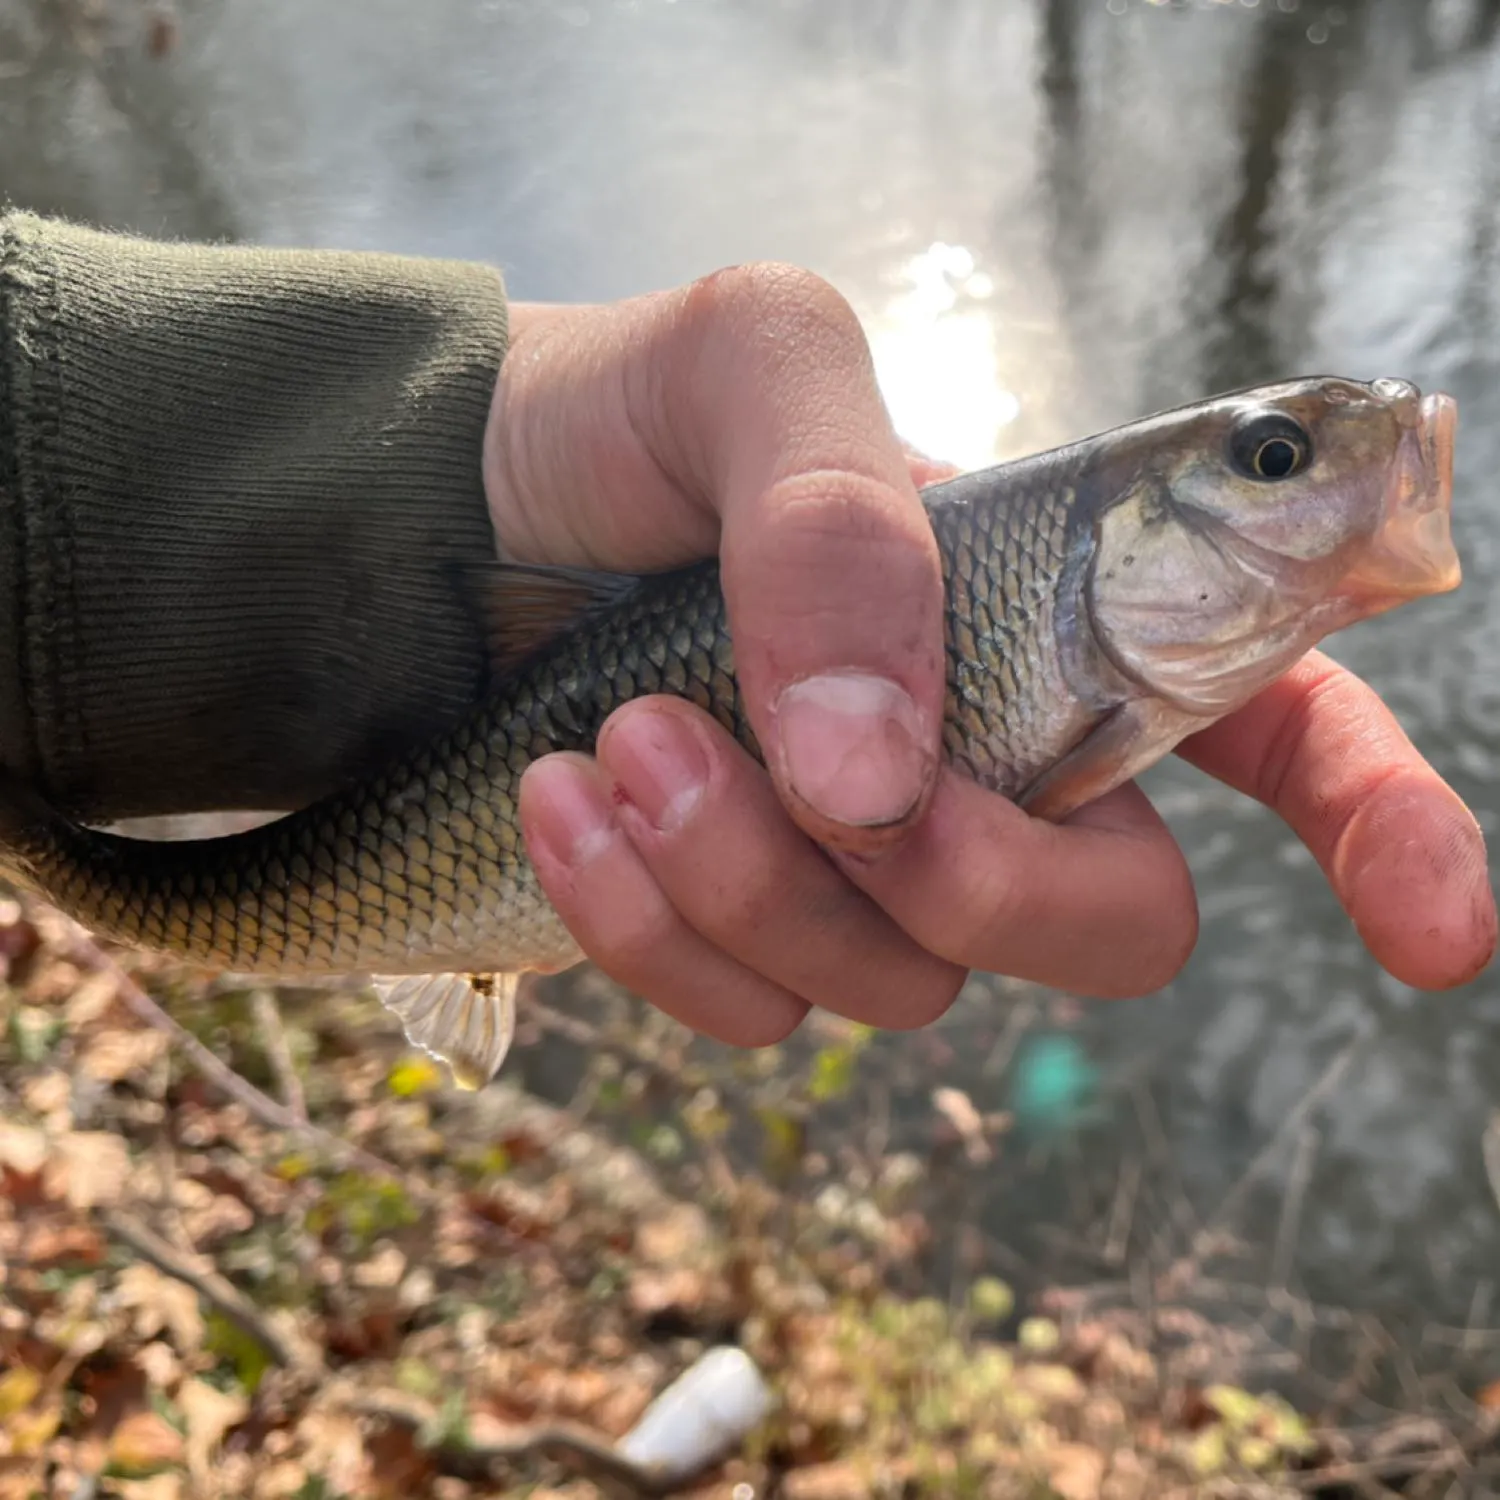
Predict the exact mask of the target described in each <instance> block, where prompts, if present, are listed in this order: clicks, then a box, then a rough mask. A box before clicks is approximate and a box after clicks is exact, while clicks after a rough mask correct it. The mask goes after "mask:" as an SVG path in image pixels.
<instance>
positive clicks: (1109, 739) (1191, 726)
mask: <svg viewBox="0 0 1500 1500" xmlns="http://www.w3.org/2000/svg"><path fill="white" fill-rule="evenodd" d="M1209 722H1210V721H1209V720H1207V719H1205V718H1203V717H1201V716H1200V715H1198V714H1190V713H1186V712H1184V711H1183V710H1182V709H1180V708H1175V707H1173V706H1172V705H1171V704H1169V703H1164V702H1162V701H1161V700H1160V699H1157V698H1137V699H1135V700H1133V701H1132V702H1129V703H1122V704H1121V705H1120V706H1119V707H1118V708H1116V709H1115V710H1113V711H1112V712H1111V713H1110V714H1109V715H1108V716H1107V717H1105V718H1104V719H1102V720H1101V721H1100V722H1099V723H1098V724H1096V725H1095V726H1094V727H1093V729H1091V730H1090V731H1089V733H1088V734H1087V735H1085V736H1084V737H1083V739H1081V740H1080V741H1079V742H1078V743H1077V744H1076V745H1074V747H1073V748H1072V749H1071V750H1070V751H1068V753H1067V754H1066V755H1065V756H1063V758H1062V759H1061V760H1060V761H1058V762H1057V764H1056V765H1055V766H1053V767H1052V768H1051V769H1050V770H1048V771H1043V772H1042V774H1041V775H1040V776H1038V777H1037V778H1036V780H1035V781H1033V782H1032V783H1031V785H1030V786H1028V787H1027V788H1026V790H1025V791H1024V792H1022V793H1021V795H1020V796H1019V797H1017V798H1016V801H1017V802H1018V803H1019V804H1020V805H1021V807H1023V808H1024V809H1025V810H1026V811H1027V812H1029V813H1030V814H1031V815H1032V817H1034V818H1042V819H1044V820H1045V821H1047V822H1049V823H1060V822H1062V820H1063V819H1064V818H1066V817H1067V816H1068V815H1069V814H1070V813H1074V812H1077V811H1078V809H1079V808H1080V807H1084V806H1086V805H1087V804H1088V803H1090V802H1093V801H1095V800H1096V799H1097V798H1099V797H1102V796H1103V795H1104V794H1105V793H1106V792H1111V791H1113V790H1114V789H1115V788H1116V787H1117V786H1121V785H1123V784H1124V783H1125V782H1127V781H1129V780H1130V779H1131V777H1132V776H1136V775H1138V774H1139V773H1140V772H1142V771H1144V770H1146V769H1148V768H1149V767H1151V766H1153V765H1155V764H1156V762H1157V761H1158V760H1160V759H1161V758H1162V756H1164V755H1165V754H1166V753H1167V752H1168V751H1169V750H1171V749H1172V748H1173V746H1175V745H1176V744H1177V743H1178V742H1179V741H1181V740H1183V739H1185V738H1186V737H1187V736H1188V735H1190V734H1192V733H1194V732H1195V731H1197V730H1199V729H1203V728H1206V727H1207V725H1208V723H1209Z"/></svg>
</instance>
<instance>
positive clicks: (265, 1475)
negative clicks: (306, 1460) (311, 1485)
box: [255, 1458, 308, 1500]
mask: <svg viewBox="0 0 1500 1500" xmlns="http://www.w3.org/2000/svg"><path fill="white" fill-rule="evenodd" d="M307 1479H308V1473H307V1466H306V1465H305V1464H302V1463H300V1462H298V1461H297V1460H296V1459H293V1458H285V1459H282V1461H281V1462H280V1463H274V1464H271V1465H270V1466H269V1467H267V1468H264V1469H262V1470H261V1471H260V1474H259V1476H258V1478H257V1479H256V1482H255V1500H287V1497H289V1496H291V1495H295V1494H296V1493H297V1491H298V1490H300V1489H301V1488H302V1487H303V1486H304V1485H305V1484H306V1483H307Z"/></svg>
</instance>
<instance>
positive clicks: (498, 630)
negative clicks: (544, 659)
mask: <svg viewBox="0 0 1500 1500" xmlns="http://www.w3.org/2000/svg"><path fill="white" fill-rule="evenodd" d="M463 573H464V583H465V586H466V590H467V593H468V596H469V597H470V598H471V599H472V600H473V601H474V604H475V607H476V608H477V610H478V613H479V619H480V624H481V626H482V628H483V631H484V639H485V644H486V646H487V648H488V651H489V668H490V677H491V680H492V681H493V680H498V679H499V678H502V677H507V676H509V675H510V674H511V673H512V672H514V671H515V670H516V668H517V667H519V666H520V665H521V664H522V663H523V662H525V661H526V659H527V658H528V657H530V656H531V655H533V654H534V653H535V652H537V651H539V650H540V649H541V648H542V647H543V646H545V645H546V644H547V643H548V642H549V641H552V640H555V639H556V638H557V637H558V636H560V635H565V634H566V633H567V632H568V631H569V630H571V629H573V628H574V627H576V626H577V625H579V624H581V623H583V622H584V621H585V620H588V619H590V618H592V617H593V616H595V615H598V614H600V613H602V612H603V611H605V610H607V609H610V608H611V607H612V606H614V605H616V604H619V603H620V602H621V601H622V600H624V599H627V598H629V596H630V595H631V594H632V593H634V592H635V590H636V589H637V588H639V587H640V583H641V580H640V578H639V577H637V576H636V575H635V574H633V573H601V572H597V571H595V570H593V569H590V568H554V567H542V566H539V565H537V564H533V563H513V562H501V561H498V560H497V561H494V562H491V561H485V562H480V563H466V564H464V566H463Z"/></svg>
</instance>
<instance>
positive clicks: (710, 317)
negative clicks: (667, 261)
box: [684, 261, 867, 353]
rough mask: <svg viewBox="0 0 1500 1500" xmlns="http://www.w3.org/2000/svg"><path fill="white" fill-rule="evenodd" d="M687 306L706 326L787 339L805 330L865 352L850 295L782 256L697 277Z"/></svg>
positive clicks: (698, 322)
mask: <svg viewBox="0 0 1500 1500" xmlns="http://www.w3.org/2000/svg"><path fill="white" fill-rule="evenodd" d="M684 311H685V314H686V316H687V317H688V319H689V321H690V322H692V323H693V324H695V325H697V326H698V327H699V328H701V329H704V330H705V331H706V330H708V329H719V328H729V329H732V330H734V331H736V332H737V333H739V334H741V335H744V334H746V333H750V332H752V331H756V332H762V333H764V334H766V335H774V336H775V337H776V338H777V339H778V340H785V338H786V336H787V335H788V334H789V333H801V334H802V335H803V337H804V338H806V337H814V338H817V339H819V340H820V341H822V343H823V345H824V346H826V342H827V341H828V340H830V339H832V340H837V341H838V342H840V343H843V344H848V345H850V346H852V347H854V348H857V349H858V350H860V351H864V352H866V353H867V345H866V342H865V337H864V330H863V328H862V326H861V324H860V321H859V316H858V314H857V313H856V312H855V311H854V309H853V307H852V306H851V305H850V303H849V300H848V299H847V298H846V297H845V296H844V295H843V293H842V292H840V291H839V290H838V288H837V287H835V286H834V285H833V284H832V283H831V282H829V281H826V280H825V279H824V278H823V277H821V276H819V275H818V274H817V273H816V272H813V271H808V270H805V269H804V268H803V267H801V266H795V265H791V264H788V263H786V262H783V261H754V262H750V263H748V264H745V265H738V266H727V267H725V268H724V269H723V270H719V271H714V272H712V273H710V274H709V275H707V276H704V277H701V278H700V279H699V280H697V281H695V282H694V283H693V284H692V285H691V286H690V287H689V288H688V292H687V297H686V299H685V305H684Z"/></svg>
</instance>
